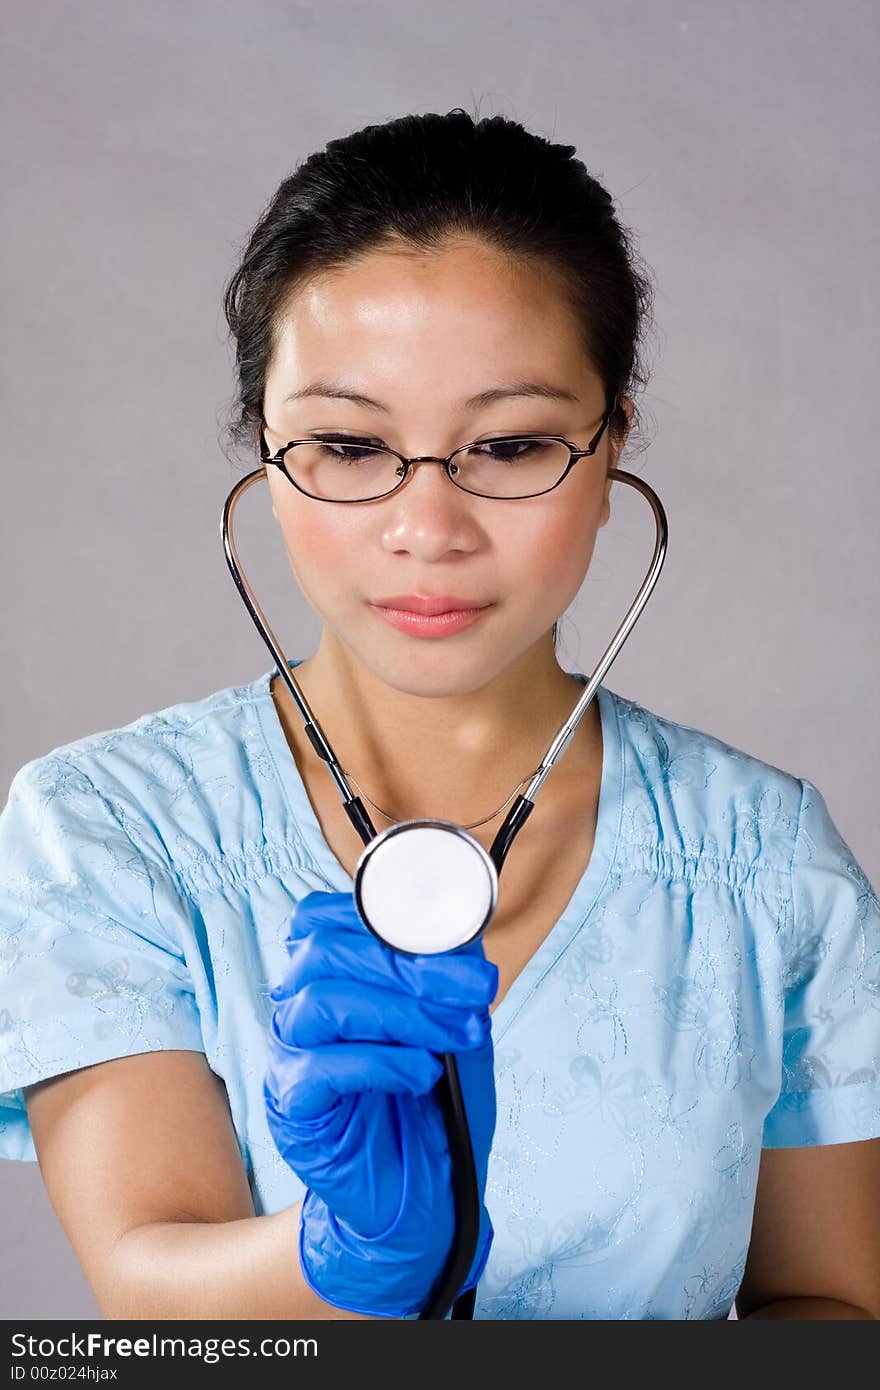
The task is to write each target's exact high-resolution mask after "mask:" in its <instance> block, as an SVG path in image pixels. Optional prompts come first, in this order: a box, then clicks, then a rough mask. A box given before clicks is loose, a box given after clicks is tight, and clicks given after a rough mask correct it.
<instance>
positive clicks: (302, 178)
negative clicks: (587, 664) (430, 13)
mask: <svg viewBox="0 0 880 1390" xmlns="http://www.w3.org/2000/svg"><path fill="white" fill-rule="evenodd" d="M457 233H458V234H468V235H474V234H476V235H478V236H480V237H481V238H482V239H484V240H485V241H486V242H487V243H489V244H490V245H491V246H493V247H496V248H497V249H499V250H501V251H502V252H504V253H505V254H507V255H510V256H512V257H515V258H517V257H518V258H522V257H526V258H537V259H538V260H540V261H542V262H544V263H549V264H550V265H551V266H554V267H555V268H556V269H557V270H558V271H561V272H562V275H563V279H564V283H565V285H566V288H567V290H568V293H569V295H570V298H571V302H572V304H573V307H574V309H575V311H576V313H577V317H578V321H579V323H580V324H581V327H582V334H583V343H584V348H585V351H586V353H587V355H588V357H589V359H590V361H591V363H592V364H593V366H594V368H595V370H596V371H597V373H598V374H599V376H600V377H601V379H602V381H603V382H604V385H605V390H606V407H608V408H610V407H611V406H612V404H614V403H615V402H617V404H616V405H615V408H614V412H613V414H612V416H611V419H610V420H609V422H608V434H609V437H610V438H611V439H612V440H615V441H617V442H619V441H620V440H621V439H622V438H624V437H627V442H629V437H631V436H632V435H633V434H634V433H637V432H638V430H637V426H638V424H639V423H640V416H639V412H638V407H637V406H636V405H635V402H634V413H633V419H632V421H631V422H630V426H631V427H630V431H629V435H628V434H627V417H626V413H625V411H624V410H623V407H622V406H621V405H620V404H619V398H620V396H621V395H626V396H628V397H630V398H631V399H632V395H633V392H634V389H635V388H637V387H643V386H644V385H645V384H646V382H647V373H646V370H645V366H644V362H643V359H642V356H641V340H642V339H643V337H644V336H645V332H646V328H647V326H648V324H649V322H650V320H651V298H652V294H651V284H650V280H649V278H648V275H647V273H646V272H645V270H644V269H643V266H642V262H641V258H640V257H639V256H638V254H637V252H636V251H635V249H634V247H633V245H632V241H631V237H630V233H629V231H628V229H627V228H625V227H624V226H622V225H621V223H620V222H619V221H618V219H617V218H616V217H615V214H614V208H613V201H612V198H611V196H610V194H609V193H607V192H606V190H605V189H604V188H603V187H602V185H601V184H600V183H598V182H597V180H596V179H594V178H593V177H592V175H590V174H589V173H588V172H587V169H586V167H585V166H584V164H583V163H582V162H581V160H579V159H576V158H575V147H574V146H573V145H557V144H552V143H551V142H550V141H548V140H546V139H544V138H543V137H542V136H540V135H535V134H532V133H531V132H529V131H527V130H525V129H524V127H523V126H522V125H520V124H519V123H518V122H516V121H513V120H509V119H508V118H506V117H504V116H488V117H485V118H484V119H482V120H476V121H475V120H474V119H473V117H472V116H470V115H468V113H467V112H466V111H464V110H463V109H462V108H460V107H456V108H455V109H454V110H452V111H448V112H447V113H446V115H439V114H436V113H433V112H430V113H427V114H425V115H420V116H415V115H410V116H402V117H400V118H398V119H396V120H391V121H387V122H385V123H384V124H383V125H368V126H365V127H364V128H363V129H362V130H358V131H354V132H353V133H352V134H350V135H346V136H344V137H342V138H341V139H336V140H331V141H330V142H329V144H328V145H327V146H326V148H325V149H323V150H320V151H317V152H316V153H314V154H311V155H309V156H308V158H307V159H305V160H304V161H303V162H302V163H301V164H300V165H299V166H298V167H297V168H296V169H295V171H294V172H293V173H292V174H291V175H290V176H289V177H288V178H286V179H284V180H283V182H282V183H281V184H280V185H279V187H278V189H277V191H276V193H275V194H274V196H273V198H272V199H271V201H270V202H269V204H268V206H267V207H266V209H265V210H264V212H263V213H262V215H261V217H260V219H259V221H258V222H257V225H256V226H255V227H254V229H253V231H252V233H251V236H250V239H249V241H248V243H247V246H246V247H245V249H244V251H243V254H242V257H241V261H240V263H239V265H238V268H237V269H236V271H235V273H234V274H233V276H232V278H231V279H230V281H229V283H228V285H227V286H226V289H225V292H224V298H223V307H224V312H225V315H226V321H227V323H228V325H229V329H230V331H231V333H232V335H233V337H234V339H235V344H236V365H237V370H238V394H237V398H236V401H235V406H234V415H233V418H232V419H231V421H230V423H229V424H228V425H227V427H226V434H227V438H228V440H229V442H231V443H232V444H233V445H234V446H241V447H244V448H246V449H247V450H249V451H251V450H255V449H256V446H257V440H258V430H259V421H260V415H261V413H262V409H263V395H264V389H265V382H266V375H267V371H268V366H269V362H270V360H271V357H272V353H273V350H274V347H275V341H276V338H275V334H276V329H277V327H278V326H279V324H280V322H281V319H282V317H283V315H284V312H285V309H286V307H287V304H288V302H289V299H290V297H291V295H292V293H293V292H294V291H295V290H296V288H297V287H298V286H299V285H301V284H302V283H303V282H304V281H305V280H306V279H308V278H309V277H310V276H312V275H316V274H319V273H320V272H322V271H325V270H330V269H334V268H336V267H339V266H342V265H344V264H345V263H346V262H347V261H350V260H351V259H352V258H353V257H356V256H358V255H361V254H363V253H364V252H367V251H369V250H371V249H374V248H377V247H379V246H381V245H383V244H387V243H388V242H389V241H392V240H393V241H395V242H398V243H399V242H400V241H401V240H402V241H403V242H404V243H405V244H409V245H410V246H412V247H413V248H414V249H416V250H421V251H426V252H427V251H432V250H438V249H441V248H442V246H443V244H444V242H445V241H446V239H447V238H448V237H449V236H450V234H457ZM555 631H556V629H555V627H554V636H555Z"/></svg>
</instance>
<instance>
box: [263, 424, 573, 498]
mask: <svg viewBox="0 0 880 1390" xmlns="http://www.w3.org/2000/svg"><path fill="white" fill-rule="evenodd" d="M568 460H569V452H568V448H567V446H566V445H565V444H562V443H560V441H559V440H558V439H545V438H542V437H539V436H534V435H528V436H523V437H522V438H519V437H517V438H510V439H496V440H485V441H481V442H480V443H479V444H471V445H469V446H468V447H467V448H466V449H462V450H460V451H459V452H458V453H457V454H456V455H455V456H454V458H453V460H452V463H451V465H450V472H451V474H452V478H453V481H454V482H455V483H457V485H458V486H459V487H461V488H464V489H465V490H466V491H468V492H474V493H477V494H479V495H480V496H482V497H533V496H534V495H535V494H536V493H540V492H546V491H548V489H549V488H552V487H555V485H556V484H557V483H558V482H559V479H560V478H561V477H562V475H563V473H564V472H565V470H566V468H567V467H568ZM284 465H285V467H286V469H287V471H288V473H289V474H290V476H291V478H293V480H294V482H295V483H296V484H297V486H298V487H301V488H302V490H303V491H304V492H307V493H308V494H309V496H311V497H318V498H321V499H322V500H323V501H327V502H366V501H369V500H370V498H373V497H384V496H385V495H386V494H387V493H389V492H393V491H394V489H395V487H397V485H398V484H399V482H400V480H401V477H402V476H403V472H404V469H405V467H406V465H405V464H403V463H401V461H400V459H399V458H397V456H396V455H395V454H392V453H389V451H388V450H387V449H378V448H375V447H373V446H371V445H369V444H354V443H353V444H347V443H344V442H342V441H340V440H315V441H314V442H313V443H299V444H292V445H291V446H290V448H289V449H288V450H287V451H286V453H285V455H284Z"/></svg>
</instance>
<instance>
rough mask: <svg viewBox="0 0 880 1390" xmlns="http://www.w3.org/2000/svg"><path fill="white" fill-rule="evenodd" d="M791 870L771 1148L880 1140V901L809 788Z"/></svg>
mask: <svg viewBox="0 0 880 1390" xmlns="http://www.w3.org/2000/svg"><path fill="white" fill-rule="evenodd" d="M800 781H801V786H802V795H801V807H800V815H799V818H798V827H797V834H796V838H795V845H794V853H793V856H792V861H791V905H792V915H793V921H792V935H791V940H790V943H789V947H788V949H787V951H786V953H785V965H784V979H783V992H784V996H785V1021H784V1031H783V1040H782V1086H781V1092H780V1095H779V1098H778V1100H777V1101H776V1103H775V1104H774V1106H773V1108H772V1109H771V1110H770V1112H769V1113H768V1115H767V1116H766V1118H765V1122H764V1138H763V1143H764V1147H765V1148H768V1149H789V1148H796V1147H799V1146H807V1145H813V1144H842V1143H847V1142H848V1141H850V1140H855V1139H873V1138H876V1137H878V1136H880V902H878V899H877V894H876V893H875V891H874V889H873V887H872V886H871V884H870V883H869V881H868V879H867V877H866V876H865V874H864V872H863V871H862V869H861V868H860V866H859V865H858V864H857V863H856V860H855V858H854V857H853V853H852V851H851V849H850V848H849V845H847V843H846V841H845V840H844V839H843V838H842V837H841V835H840V832H839V831H838V829H837V827H836V826H835V824H834V822H833V820H832V819H831V816H830V814H829V811H828V807H827V805H826V803H825V799H824V797H823V796H822V793H821V792H820V791H818V790H817V788H816V787H814V786H813V784H812V783H811V782H809V781H807V780H806V779H800Z"/></svg>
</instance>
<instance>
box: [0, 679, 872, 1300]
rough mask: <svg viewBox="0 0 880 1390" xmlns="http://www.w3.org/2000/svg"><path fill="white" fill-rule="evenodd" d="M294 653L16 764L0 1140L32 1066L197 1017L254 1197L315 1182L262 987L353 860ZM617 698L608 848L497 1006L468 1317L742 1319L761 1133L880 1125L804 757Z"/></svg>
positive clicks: (864, 944)
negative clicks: (274, 1088)
mask: <svg viewBox="0 0 880 1390" xmlns="http://www.w3.org/2000/svg"><path fill="white" fill-rule="evenodd" d="M298 664H299V663H298V662H291V665H293V666H296V665H298ZM272 674H273V672H267V673H266V674H264V675H262V676H260V677H259V678H258V679H257V680H254V681H252V682H251V683H250V684H247V685H242V686H236V687H231V688H228V689H226V690H221V691H219V692H216V693H215V694H212V695H209V696H208V697H206V698H205V699H202V700H199V701H195V702H190V703H180V704H176V705H173V706H171V707H169V708H168V709H164V710H161V711H159V712H157V713H154V714H148V715H144V716H142V717H141V718H139V719H136V720H135V721H134V722H133V723H131V724H129V725H127V726H125V727H124V728H120V729H114V730H110V731H106V732H103V733H98V734H93V735H90V736H88V737H86V738H82V739H79V740H77V741H76V742H73V743H70V744H67V745H65V746H63V747H60V748H56V749H55V750H54V751H52V752H51V753H49V754H47V755H46V756H44V757H40V758H37V759H35V760H33V761H31V762H29V763H27V764H25V765H24V766H23V767H22V768H21V769H20V771H19V772H18V773H17V774H16V776H15V778H14V779H13V782H12V785H11V788H10V792H9V798H8V801H7V804H6V806H5V809H4V810H3V812H2V815H0V1156H2V1157H5V1158H13V1159H35V1158H36V1154H35V1151H34V1147H33V1140H32V1137H31V1134H30V1130H29V1126H28V1120H27V1113H26V1111H25V1108H24V1104H23V1098H22V1090H21V1088H22V1087H23V1086H26V1085H28V1084H29V1083H31V1082H34V1081H38V1080H40V1079H42V1078H44V1077H49V1076H53V1075H57V1074H59V1073H61V1072H66V1071H70V1070H72V1069H74V1068H77V1067H83V1066H89V1065H91V1064H93V1063H96V1062H102V1061H106V1060H107V1059H109V1058H112V1057H122V1056H128V1055H129V1054H132V1053H141V1052H150V1051H153V1050H157V1049H162V1048H186V1049H192V1050H195V1051H198V1052H204V1053H205V1055H206V1057H207V1060H208V1062H209V1064H210V1066H211V1068H212V1069H213V1070H214V1071H215V1072H216V1073H217V1074H218V1075H219V1076H221V1077H222V1078H223V1080H224V1082H225V1084H226V1088H227V1091H228V1093H229V1102H230V1107H231V1113H232V1118H233V1122H234V1125H235V1129H236V1133H237V1137H238V1143H239V1147H240V1151H241V1157H242V1161H243V1163H244V1165H245V1168H246V1171H247V1175H248V1179H249V1182H250V1186H251V1191H252V1194H253V1200H254V1207H255V1210H256V1212H257V1213H258V1214H261V1213H271V1212H275V1211H278V1210H280V1209H282V1208H284V1207H287V1206H290V1205H292V1204H293V1203H295V1202H296V1201H298V1200H299V1198H300V1197H301V1196H302V1195H303V1192H304V1185H303V1183H302V1182H301V1181H300V1179H299V1178H298V1177H297V1175H296V1174H295V1173H294V1172H292V1171H291V1170H290V1169H289V1168H288V1167H287V1166H286V1165H285V1163H284V1162H283V1160H282V1159H281V1157H280V1156H279V1154H278V1152H277V1151H276V1149H275V1147H274V1144H273V1142H272V1139H271V1137H270V1135H269V1132H268V1129H267V1127H266V1122H265V1114H264V1105H263V1098H262V1081H263V1074H264V1071H265V1067H266V1062H267V1045H266V1038H267V1028H268V1024H269V1019H270V1015H271V1008H272V1005H271V1001H270V999H269V991H270V990H271V989H272V988H273V986H274V985H275V984H277V983H278V981H279V980H280V979H281V977H282V975H283V973H284V970H285V966H286V963H287V952H286V949H285V946H284V940H285V936H286V934H287V930H288V926H289V923H290V919H291V915H292V912H293V909H294V906H295V904H296V903H297V901H298V900H299V899H301V898H302V897H304V896H305V895H306V894H307V893H310V892H312V891H313V890H315V889H318V890H321V889H323V890H327V891H332V892H340V891H342V892H351V891H352V889H353V886H354V885H353V881H352V879H351V878H350V876H349V875H348V874H347V873H346V872H345V870H344V869H343V868H342V866H341V865H340V863H339V862H338V860H337V859H336V857H335V855H334V854H333V852H332V850H331V849H330V847H329V846H328V845H327V843H326V841H325V840H324V837H323V835H322V833H321V830H320V826H319V824H318V821H317V818H316V816H315V812H314V810H313V808H312V806H311V803H310V801H309V799H308V796H307V793H306V789H305V786H304V784H303V781H302V778H301V777H300V775H299V772H298V769H297V767H296V763H295V761H294V758H293V755H292V753H291V751H290V748H289V746H288V744H287V741H286V739H285V736H284V732H283V730H282V727H281V725H280V722H279V720H278V716H277V713H276V710H275V706H274V703H273V701H272V697H271V693H270V690H269V682H270V678H271V676H272ZM573 674H577V673H573ZM579 678H580V679H581V680H582V681H584V680H585V679H586V678H585V677H584V676H583V675H580V677H579ZM596 698H597V699H598V701H599V709H600V713H601V720H602V735H603V742H604V748H603V772H602V782H601V793H600V799H599V809H598V824H597V829H596V836H595V843H594V847H593V851H592V856H591V858H590V862H589V865H588V867H587V869H586V872H585V873H584V875H583V877H582V879H581V881H580V883H579V884H578V886H577V888H576V889H575V892H574V894H573V896H572V898H571V900H570V902H569V904H568V906H567V908H566V909H565V911H564V913H563V914H562V916H561V918H560V919H559V921H558V922H557V923H556V924H555V926H554V927H553V929H552V930H551V932H550V934H549V935H548V936H547V937H546V939H545V940H544V941H543V942H542V944H541V945H540V946H539V947H538V949H537V951H536V952H535V954H534V955H533V956H532V957H531V959H530V960H529V962H528V963H527V965H526V966H525V968H524V970H523V971H522V972H521V973H520V975H519V976H518V977H517V978H516V979H515V980H514V982H513V984H512V986H511V987H510V989H509V991H508V993H507V994H506V995H505V997H504V998H503V1000H502V1001H501V1003H500V1004H499V1006H498V1008H497V1010H496V1011H495V1012H494V1014H493V1017H492V1028H493V1036H494V1043H495V1066H496V1086H497V1097H498V1122H497V1129H496V1134H495V1140H494V1144H493V1148H492V1152H491V1155H490V1160H489V1170H488V1182H487V1189H486V1203H487V1206H488V1208H489V1211H490V1213H491V1216H492V1221H493V1224H494V1227H495V1240H494V1244H493V1247H492V1251H491V1253H490V1256H489V1260H488V1264H487V1266H486V1269H485V1272H484V1274H483V1277H482V1279H481V1280H480V1284H479V1287H478V1291H477V1299H476V1306H475V1311H474V1316H475V1318H478V1319H483V1318H493V1319H506V1318H512V1319H519V1318H554V1319H557V1318H565V1319H582V1318H583V1319H614V1320H619V1319H628V1318H634V1319H687V1318H699V1319H715V1318H725V1317H727V1315H728V1314H729V1312H730V1309H731V1306H732V1303H733V1299H734V1295H735V1294H736V1291H737V1289H738V1287H739V1284H740V1281H741V1279H742V1274H743V1269H744V1266H745V1260H746V1254H747V1250H748V1244H749V1237H750V1230H751V1222H752V1213H753V1206H754V1198H755V1186H756V1180H757V1176H758V1164H759V1160H760V1156H761V1148H762V1147H765V1148H790V1147H795V1146H799V1145H811V1144H837V1143H842V1142H845V1141H849V1140H858V1139H869V1138H873V1137H876V1136H880V903H878V899H877V895H876V893H875V892H874V891H873V889H872V887H871V884H870V883H869V882H868V880H867V878H866V876H865V874H864V873H863V871H862V870H861V868H860V867H859V865H858V864H857V863H856V861H855V859H854V857H853V854H852V852H851V850H850V849H849V847H848V845H847V844H846V843H845V842H844V840H843V839H842V838H841V836H840V834H839V832H838V830H837V828H836V827H835V825H834V823H833V821H832V819H831V817H830V815H829V812H828V808H827V806H826V803H825V801H824V799H823V797H822V795H821V793H820V792H819V791H818V790H817V788H816V787H815V786H814V785H813V784H812V783H811V782H809V781H808V780H806V779H805V778H799V777H796V776H793V775H792V774H790V773H787V772H784V771H782V770H780V769H779V768H776V767H773V766H772V765H770V764H768V763H765V762H761V761H759V760H758V759H756V758H753V757H750V756H749V755H748V754H746V753H744V752H742V751H740V750H738V749H736V748H732V747H730V746H729V745H727V744H725V743H723V742H721V741H720V740H719V739H717V738H714V737H712V736H711V735H710V734H707V733H703V732H700V731H698V730H696V729H693V728H689V727H687V726H685V725H683V724H678V723H675V722H674V721H672V720H669V719H663V718H661V717H660V716H658V715H656V714H652V713H651V712H649V711H648V710H647V709H645V708H644V707H642V706H641V705H639V704H637V703H635V702H634V701H632V700H628V699H626V698H624V697H623V696H621V695H617V694H615V693H614V692H613V691H611V690H609V689H607V688H606V687H605V686H600V687H599V690H598V693H597V697H596ZM513 852H514V853H515V852H516V851H515V847H514V851H513ZM502 892H503V876H502ZM291 1257H292V1258H293V1252H292V1256H291Z"/></svg>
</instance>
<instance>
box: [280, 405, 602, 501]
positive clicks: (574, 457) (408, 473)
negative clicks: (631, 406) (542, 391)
mask: <svg viewBox="0 0 880 1390" xmlns="http://www.w3.org/2000/svg"><path fill="white" fill-rule="evenodd" d="M616 406H617V401H616V400H615V402H614V405H612V406H611V408H610V409H609V410H606V411H605V414H604V415H603V416H602V422H601V424H600V426H599V428H598V430H597V431H596V433H595V434H594V435H593V438H592V439H591V440H590V442H589V444H588V445H587V447H586V449H578V448H577V446H576V445H574V444H572V443H571V441H570V440H569V439H565V438H564V437H563V436H562V435H561V434H535V433H531V434H530V433H527V432H526V433H523V434H497V435H493V436H492V437H491V438H490V439H475V440H473V441H472V442H471V443H470V444H461V445H459V447H458V448H457V449H453V451H452V453H451V454H447V456H446V457H445V458H442V457H438V456H436V455H434V454H419V455H416V457H414V458H407V456H406V454H401V453H399V452H398V450H397V449H391V448H389V446H388V445H387V444H381V445H376V446H375V447H376V448H377V449H380V448H381V449H382V450H383V451H384V452H385V453H386V454H393V456H394V457H395V458H396V459H398V460H399V461H400V463H402V464H403V465H404V471H403V474H402V476H401V479H400V482H399V483H395V484H394V487H392V488H389V489H388V491H387V492H378V493H376V496H375V497H317V496H316V495H315V493H313V492H306V490H305V488H304V487H300V485H299V483H298V482H296V481H295V480H294V479H293V478H292V477H291V476H290V474H289V473H288V471H287V468H286V467H285V464H284V455H285V454H286V453H287V450H288V449H290V448H292V447H293V445H294V444H316V443H317V444H320V443H323V442H332V443H344V442H345V441H344V440H341V439H340V440H336V441H322V440H315V439H289V440H288V441H287V443H286V444H285V445H284V446H283V448H281V449H279V450H278V452H277V453H276V454H272V455H271V456H270V453H269V446H268V444H267V443H266V436H265V434H264V430H265V429H267V428H268V426H267V424H266V420H265V418H264V416H262V415H261V416H260V459H261V460H262V462H263V463H264V464H267V465H268V464H270V463H272V464H275V466H276V467H277V468H280V469H281V472H282V473H283V474H284V476H285V478H286V479H287V481H288V482H289V483H290V484H291V485H292V486H293V487H295V488H296V490H297V492H301V493H302V494H303V496H304V497H311V498H312V499H313V500H314V501H316V502H330V503H332V504H333V505H334V506H341V507H347V506H358V505H360V503H362V502H378V501H379V500H380V499H381V498H383V497H390V496H391V495H392V493H395V492H397V490H398V489H399V488H401V487H403V485H404V483H405V482H406V481H407V480H408V479H409V478H411V477H412V474H413V464H416V463H442V464H443V470H444V472H445V474H446V476H447V478H448V479H449V481H450V482H451V483H452V484H453V486H454V487H457V488H458V490H459V492H467V493H469V494H470V495H471V497H488V498H489V500H490V501H492V502H517V501H527V500H528V499H529V498H530V497H544V496H545V495H546V494H547V493H548V492H553V491H554V489H555V488H558V487H559V484H560V483H562V482H564V481H565V479H566V478H567V477H568V475H569V473H570V472H571V470H572V468H573V467H574V465H575V464H576V463H577V461H578V459H582V458H588V457H590V456H591V455H593V454H595V452H596V450H597V448H598V447H599V440H600V439H601V438H602V435H603V434H604V433H605V429H606V428H607V425H608V421H609V420H610V419H611V416H612V415H613V414H614V411H615V408H616ZM516 439H551V440H553V441H554V442H555V443H557V444H564V445H565V447H566V448H567V449H568V453H569V459H568V463H567V465H566V467H565V469H564V470H563V472H562V475H561V476H560V477H559V478H557V480H556V482H555V483H554V484H553V486H552V487H545V488H544V489H543V490H542V491H541V492H524V493H519V494H517V495H516V496H514V497H496V496H495V494H494V493H491V492H475V491H474V490H473V488H469V487H463V486H462V484H461V483H459V482H456V480H455V478H453V476H452V473H451V472H450V465H451V464H452V460H453V459H454V458H455V456H456V454H463V453H465V452H466V451H467V450H468V449H473V448H474V447H475V445H478V444H502V443H506V442H511V441H513V440H516ZM351 442H352V443H353V444H356V443H357V442H358V440H357V439H352V441H351Z"/></svg>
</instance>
